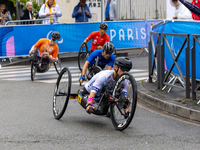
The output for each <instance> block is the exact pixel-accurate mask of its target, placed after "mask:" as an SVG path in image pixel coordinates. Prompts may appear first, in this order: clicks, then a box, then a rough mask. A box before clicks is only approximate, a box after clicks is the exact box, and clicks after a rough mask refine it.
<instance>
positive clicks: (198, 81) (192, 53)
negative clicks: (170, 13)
mask: <svg viewBox="0 0 200 150" xmlns="http://www.w3.org/2000/svg"><path fill="white" fill-rule="evenodd" d="M199 29H200V25H199V22H180V21H178V22H170V21H168V22H163V24H162V23H160V24H159V25H156V26H155V27H154V28H153V32H151V33H150V36H151V38H150V42H149V54H150V55H149V64H150V66H149V82H152V75H153V74H154V73H152V70H153V71H154V72H156V78H155V77H154V79H155V80H156V81H157V89H162V90H164V89H165V88H166V87H167V86H169V90H168V92H170V90H171V89H172V88H173V87H175V88H181V89H184V90H185V97H186V98H190V91H191V96H192V97H191V98H192V99H193V100H196V94H197V93H198V92H200V71H199V65H200V59H199V58H200V40H199V38H200V30H199ZM198 32H199V34H198ZM155 45H156V46H155ZM154 47H155V48H154ZM154 49H155V50H154ZM152 59H156V60H157V63H155V64H157V65H155V66H154V63H153V61H152ZM150 62H151V63H150ZM190 81H191V82H190ZM190 83H191V85H190Z"/></svg>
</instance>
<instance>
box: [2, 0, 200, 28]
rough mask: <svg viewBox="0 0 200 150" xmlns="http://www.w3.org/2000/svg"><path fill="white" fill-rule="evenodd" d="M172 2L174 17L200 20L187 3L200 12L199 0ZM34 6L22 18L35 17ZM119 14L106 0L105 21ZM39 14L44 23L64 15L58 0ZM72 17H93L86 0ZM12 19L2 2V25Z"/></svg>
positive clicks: (80, 19)
mask: <svg viewBox="0 0 200 150" xmlns="http://www.w3.org/2000/svg"><path fill="white" fill-rule="evenodd" d="M198 1H199V0H198ZM170 2H171V4H172V6H174V7H175V14H174V16H173V17H172V19H187V20H193V19H194V20H199V18H200V14H197V13H194V12H193V10H192V9H190V8H188V6H186V4H187V5H188V4H189V5H191V6H192V8H193V9H194V7H193V6H194V5H196V6H195V9H199V12H200V8H199V7H198V6H200V2H197V0H193V1H192V3H191V4H190V3H189V2H187V1H185V0H170ZM198 4H199V5H198ZM32 8H33V4H32V2H31V1H28V2H27V3H26V9H24V10H23V14H22V16H21V17H20V20H29V19H35V17H34V16H33V15H34V14H33V12H32ZM191 11H192V13H191ZM117 14H118V13H117V4H116V2H115V0H106V2H105V14H104V15H105V21H113V20H117V18H118V16H117ZM38 16H39V17H40V19H45V20H44V21H43V24H52V23H58V17H61V16H62V11H61V9H60V7H59V5H58V4H56V0H46V1H45V3H44V4H43V5H42V6H41V8H40V10H39V13H38ZM72 18H75V22H89V19H91V18H92V13H91V11H90V8H89V6H88V5H87V4H86V0H80V1H79V3H78V4H77V5H76V6H75V7H74V9H73V12H72ZM10 20H12V17H11V13H10V11H9V10H8V9H7V8H6V4H5V3H0V25H5V23H6V22H7V21H10ZM33 23H34V22H33V21H30V22H29V24H33Z"/></svg>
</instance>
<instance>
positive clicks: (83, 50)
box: [78, 44, 89, 72]
mask: <svg viewBox="0 0 200 150" xmlns="http://www.w3.org/2000/svg"><path fill="white" fill-rule="evenodd" d="M82 45H83V44H81V46H80V48H79V52H78V67H79V70H80V71H81V72H82V69H83V65H84V64H85V61H86V60H87V58H88V56H89V51H88V47H87V44H85V47H82Z"/></svg>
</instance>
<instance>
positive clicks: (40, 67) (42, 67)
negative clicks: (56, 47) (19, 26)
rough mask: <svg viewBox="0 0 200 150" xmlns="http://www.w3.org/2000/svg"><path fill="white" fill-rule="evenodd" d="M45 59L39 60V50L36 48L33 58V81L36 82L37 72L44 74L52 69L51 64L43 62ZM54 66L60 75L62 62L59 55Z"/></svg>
mask: <svg viewBox="0 0 200 150" xmlns="http://www.w3.org/2000/svg"><path fill="white" fill-rule="evenodd" d="M42 59H43V57H41V59H39V57H38V49H37V48H35V49H34V53H33V54H32V56H31V60H30V63H31V80H32V81H34V78H35V74H36V72H38V73H44V72H47V71H48V70H49V69H50V67H51V63H44V62H42ZM53 65H54V67H55V70H56V72H57V74H58V75H59V73H60V71H61V69H62V68H61V61H60V59H59V55H58V57H57V59H56V61H55V62H53Z"/></svg>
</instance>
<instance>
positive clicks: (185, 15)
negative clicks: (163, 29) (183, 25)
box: [170, 0, 193, 20]
mask: <svg viewBox="0 0 200 150" xmlns="http://www.w3.org/2000/svg"><path fill="white" fill-rule="evenodd" d="M170 1H171V3H172V6H175V7H176V10H175V15H174V16H173V19H187V20H193V19H192V14H191V12H190V10H189V9H187V8H186V7H185V6H184V5H183V4H182V3H180V2H179V1H178V0H170Z"/></svg>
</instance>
